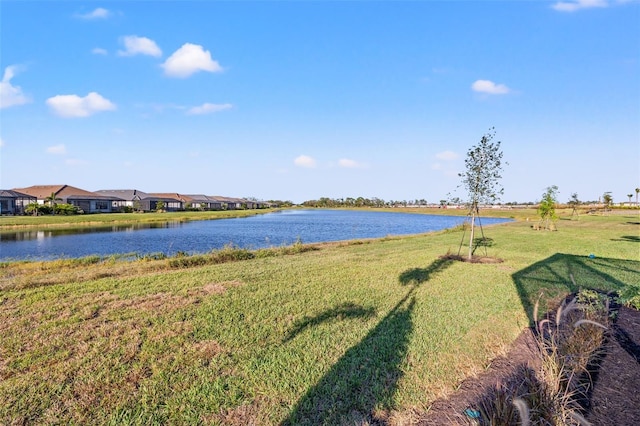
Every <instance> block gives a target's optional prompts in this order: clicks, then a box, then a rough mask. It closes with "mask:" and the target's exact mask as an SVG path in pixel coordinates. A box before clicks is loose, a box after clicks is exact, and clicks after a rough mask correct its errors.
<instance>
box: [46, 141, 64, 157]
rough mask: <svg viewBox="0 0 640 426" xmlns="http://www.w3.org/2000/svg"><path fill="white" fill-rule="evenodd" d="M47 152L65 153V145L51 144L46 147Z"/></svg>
mask: <svg viewBox="0 0 640 426" xmlns="http://www.w3.org/2000/svg"><path fill="white" fill-rule="evenodd" d="M47 152H48V153H49V154H55V155H61V154H65V153H66V152H67V147H66V146H64V144H63V143H61V144H59V145H53V146H50V147H48V148H47Z"/></svg>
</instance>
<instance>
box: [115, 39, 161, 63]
mask: <svg viewBox="0 0 640 426" xmlns="http://www.w3.org/2000/svg"><path fill="white" fill-rule="evenodd" d="M120 42H121V43H122V44H124V48H125V50H118V55H119V56H135V55H148V56H154V57H156V58H159V57H160V56H162V50H161V49H160V48H159V47H158V45H157V44H156V42H155V41H153V40H151V39H150V38H147V37H138V36H137V35H128V36H124V37H121V38H120Z"/></svg>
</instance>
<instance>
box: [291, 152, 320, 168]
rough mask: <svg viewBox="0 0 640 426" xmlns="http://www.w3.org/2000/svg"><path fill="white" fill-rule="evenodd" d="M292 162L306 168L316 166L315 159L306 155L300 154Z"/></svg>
mask: <svg viewBox="0 0 640 426" xmlns="http://www.w3.org/2000/svg"><path fill="white" fill-rule="evenodd" d="M293 164H295V165H296V166H298V167H305V168H307V169H313V168H315V167H316V160H314V159H313V158H312V157H309V156H308V155H300V156H299V157H297V158H296V159H295V160H293Z"/></svg>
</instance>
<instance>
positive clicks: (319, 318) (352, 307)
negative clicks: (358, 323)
mask: <svg viewBox="0 0 640 426" xmlns="http://www.w3.org/2000/svg"><path fill="white" fill-rule="evenodd" d="M375 313H376V310H375V309H374V308H364V307H362V306H358V305H356V304H354V303H343V304H341V305H339V306H336V307H335V308H333V309H329V310H326V311H324V312H323V313H321V314H319V315H316V316H314V317H304V318H303V319H302V320H301V321H297V322H296V324H295V325H294V326H293V328H292V329H291V331H289V334H287V337H286V338H285V339H284V340H283V343H286V342H288V341H289V340H291V339H293V338H295V337H296V336H297V335H298V334H299V333H301V332H303V331H304V330H305V329H306V328H307V327H315V326H317V325H320V324H322V323H323V322H327V321H334V320H342V319H354V318H363V319H368V318H370V317H371V316H373V315H375Z"/></svg>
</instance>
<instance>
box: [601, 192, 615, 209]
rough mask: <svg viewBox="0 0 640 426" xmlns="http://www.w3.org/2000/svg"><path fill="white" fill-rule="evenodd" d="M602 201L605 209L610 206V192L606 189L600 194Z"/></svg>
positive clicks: (611, 198) (611, 202)
mask: <svg viewBox="0 0 640 426" xmlns="http://www.w3.org/2000/svg"><path fill="white" fill-rule="evenodd" d="M602 202H603V203H604V208H605V210H606V209H609V208H611V205H612V204H613V197H612V196H611V192H609V191H607V192H605V193H604V194H603V195H602Z"/></svg>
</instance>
